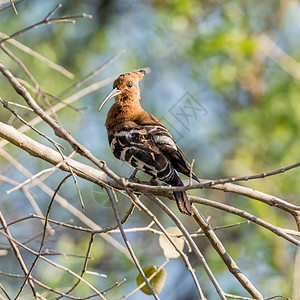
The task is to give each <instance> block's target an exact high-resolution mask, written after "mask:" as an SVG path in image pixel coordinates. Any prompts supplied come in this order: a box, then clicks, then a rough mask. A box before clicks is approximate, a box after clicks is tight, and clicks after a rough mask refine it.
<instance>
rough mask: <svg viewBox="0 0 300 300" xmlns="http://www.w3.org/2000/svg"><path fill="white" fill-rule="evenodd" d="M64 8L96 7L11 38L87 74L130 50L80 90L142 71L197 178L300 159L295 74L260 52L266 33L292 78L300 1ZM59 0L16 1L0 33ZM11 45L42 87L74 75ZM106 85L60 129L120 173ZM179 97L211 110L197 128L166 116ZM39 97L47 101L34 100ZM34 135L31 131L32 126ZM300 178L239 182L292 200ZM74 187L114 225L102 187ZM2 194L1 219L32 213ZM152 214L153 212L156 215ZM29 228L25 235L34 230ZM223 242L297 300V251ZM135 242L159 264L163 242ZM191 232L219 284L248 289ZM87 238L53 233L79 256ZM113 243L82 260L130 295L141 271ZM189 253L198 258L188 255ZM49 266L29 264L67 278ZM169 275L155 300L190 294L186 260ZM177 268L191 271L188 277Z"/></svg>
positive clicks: (272, 286) (71, 8)
mask: <svg viewBox="0 0 300 300" xmlns="http://www.w3.org/2000/svg"><path fill="white" fill-rule="evenodd" d="M61 2H62V4H63V7H62V8H61V9H60V10H58V12H57V13H56V15H59V16H62V15H72V14H79V13H83V12H85V13H88V14H91V15H92V16H93V19H92V20H88V19H78V20H77V21H76V24H75V25H73V24H54V25H44V26H42V27H39V28H36V29H32V30H31V31H28V32H26V33H24V34H22V35H19V36H18V37H16V39H17V40H19V41H20V42H23V43H24V44H25V45H27V46H29V47H31V48H32V49H34V50H35V51H37V52H38V53H40V54H42V55H44V56H46V57H47V58H49V59H51V60H53V61H55V62H56V63H58V64H60V65H63V66H64V67H65V68H67V69H68V70H70V71H71V72H73V73H74V74H75V80H78V79H80V78H81V77H83V76H85V75H86V74H87V73H89V72H90V71H91V70H93V69H94V68H95V67H96V66H98V65H101V64H102V63H103V62H104V61H105V60H106V59H108V58H109V57H111V56H112V55H114V54H115V53H116V52H118V51H120V50H122V49H125V50H126V53H125V55H123V56H122V57H121V58H119V59H118V61H117V62H114V63H113V64H112V65H110V66H109V67H107V68H106V69H105V70H103V72H101V73H100V74H99V75H97V76H96V77H94V78H93V79H92V80H90V81H89V82H88V83H87V84H90V83H92V82H96V81H98V80H102V79H105V78H107V77H110V76H114V75H116V74H120V73H123V72H125V71H130V70H133V69H137V68H141V67H145V66H148V67H150V68H151V70H152V72H151V74H149V75H148V76H146V77H145V79H144V80H143V82H142V83H141V89H142V98H143V100H142V102H143V106H144V107H145V108H146V109H147V110H149V111H150V112H151V113H153V114H154V115H156V116H157V117H159V118H164V120H166V121H167V123H166V125H167V127H168V128H169V129H170V131H171V133H172V134H174V132H178V133H180V134H181V135H182V136H183V137H182V139H180V140H179V141H178V143H179V145H180V146H181V148H182V149H183V150H184V152H185V153H186V155H187V157H188V158H189V159H190V160H192V158H195V159H196V163H195V171H196V173H197V174H198V175H199V177H201V178H209V177H210V178H221V177H226V176H237V175H248V174H254V173H260V172H267V171H270V170H273V169H277V168H280V167H283V166H286V165H288V164H292V163H294V162H297V161H299V148H300V144H299V143H300V141H299V130H300V105H299V97H300V86H299V77H298V78H297V77H295V75H294V74H293V73H291V72H287V71H286V70H285V69H283V68H282V65H281V66H280V64H278V61H277V62H276V61H274V59H271V58H270V57H268V56H266V55H265V54H264V52H262V51H261V45H260V37H261V35H262V34H267V35H268V36H269V37H270V38H271V39H272V40H273V41H274V42H275V43H276V44H277V45H278V46H279V47H280V48H281V49H282V50H283V51H284V52H283V53H278V55H277V57H279V58H280V56H282V57H281V58H283V59H285V63H286V64H289V67H291V68H293V69H294V70H296V71H298V74H299V68H300V65H299V63H297V61H292V63H291V61H290V57H293V58H294V59H295V60H299V59H300V53H299V51H298V49H299V43H300V41H299V39H298V36H299V34H300V19H299V12H300V5H299V3H298V2H297V1H292V0H271V1H253V0H246V1H195V0H193V1H189V0H176V1H171V0H160V1H157V0H154V1H137V0H133V1H126V0H125V1H116V0H112V1H109V0H102V1H96V0H86V1H79V0H72V1H70V0H65V1H61ZM57 3H58V1H37V0H26V1H24V2H22V3H21V4H20V5H18V6H17V8H18V11H19V15H18V16H16V15H15V14H14V12H13V11H12V9H8V10H5V11H3V12H1V13H0V31H1V32H4V33H6V34H11V33H13V32H15V31H18V30H19V29H21V28H23V27H26V26H29V25H31V24H33V23H34V22H37V21H39V20H41V19H42V18H43V17H44V16H45V15H46V14H47V12H49V11H50V10H51V9H52V8H53V7H54V5H56V4H57ZM6 46H7V47H8V48H9V49H11V51H13V52H14V53H15V54H16V55H17V56H18V57H19V58H21V59H22V61H23V62H24V63H25V65H26V66H27V67H28V69H29V71H30V72H32V74H33V76H34V77H35V79H36V80H37V81H38V83H39V84H40V86H41V87H42V88H43V89H44V90H46V91H47V92H49V93H51V94H54V95H57V94H59V93H60V92H61V91H63V90H64V89H66V88H67V87H69V86H71V85H72V84H73V82H74V81H72V80H70V79H67V78H65V77H64V76H62V75H61V74H59V73H57V72H56V71H54V70H52V69H50V68H49V67H48V66H47V65H45V64H43V63H41V62H39V61H37V60H36V59H33V58H32V57H31V56H29V55H27V54H24V53H23V52H22V51H20V50H17V49H16V48H15V47H14V46H12V45H9V44H8V43H7V44H6ZM274 51H275V50H274ZM0 59H1V60H2V61H3V62H4V64H5V65H6V66H7V67H8V68H9V69H10V70H12V71H13V73H14V74H15V75H17V76H18V77H20V78H23V79H27V78H26V75H25V74H24V73H23V72H22V71H21V70H20V68H19V67H18V65H17V64H15V63H14V62H12V60H10V59H9V58H8V57H7V56H6V55H5V54H4V53H3V52H1V54H0ZM31 84H32V83H31ZM110 88H111V87H106V88H103V89H101V90H100V92H96V93H93V94H92V95H89V96H87V97H85V98H83V99H81V100H80V101H79V102H78V103H75V104H74V106H75V107H79V108H80V107H83V106H84V107H85V106H88V110H84V111H83V113H82V114H79V113H78V112H76V111H75V110H73V109H71V108H65V109H64V110H63V111H61V112H60V113H59V114H58V117H59V120H60V121H61V122H62V124H63V126H64V127H65V128H66V129H67V130H70V131H71V132H72V134H73V135H74V136H75V137H76V138H77V139H78V140H79V141H80V142H82V143H84V144H86V145H88V146H89V148H90V149H91V150H92V152H93V153H97V154H98V156H99V157H100V158H101V159H104V160H106V161H107V163H108V165H109V167H111V168H112V169H113V170H115V171H117V172H118V171H120V162H119V161H116V160H115V159H114V158H113V156H112V154H111V153H110V150H109V147H108V145H107V142H106V133H105V129H104V126H103V124H104V122H105V112H106V111H107V109H108V107H106V110H105V109H104V111H105V112H103V111H102V112H101V114H100V115H99V114H98V112H97V107H98V106H99V103H100V100H101V99H102V98H103V97H104V96H105V95H106V94H107V93H108V91H109V90H110ZM0 90H1V97H2V98H3V99H5V100H7V101H15V102H19V101H21V100H20V98H19V97H18V96H17V95H16V94H15V93H14V92H13V91H12V89H11V88H10V87H9V88H8V85H7V83H6V81H5V80H3V78H2V80H1V81H0ZM186 91H188V92H190V93H191V94H192V95H193V96H194V97H195V98H196V99H197V100H198V101H199V102H201V105H203V107H205V108H206V110H207V111H208V114H207V116H205V117H203V116H200V117H199V116H198V118H195V119H191V120H190V122H191V126H190V127H188V128H187V127H186V126H183V125H182V124H181V123H180V122H178V120H176V115H174V114H172V113H171V107H172V106H173V105H174V104H175V103H176V102H177V101H178V99H180V98H181V96H182V95H183V94H184V93H185V92H186ZM162 100H163V101H162ZM20 103H22V102H20ZM55 103H57V102H56V101H54V102H53V104H55ZM40 105H42V106H43V107H45V106H46V104H45V103H44V102H43V100H42V99H41V100H40ZM107 106H109V105H107ZM177 117H178V116H177ZM30 118H31V115H30V114H28V115H27V119H30ZM0 119H1V120H2V121H9V122H12V123H13V124H14V125H15V126H17V125H18V126H19V123H18V122H16V121H15V120H13V119H11V118H10V114H9V113H8V112H7V111H6V110H4V109H1V110H0ZM170 126H171V128H170ZM38 128H39V129H41V130H43V131H44V132H45V133H48V134H50V133H51V131H50V130H49V128H46V127H45V125H42V124H41V125H39V126H38ZM29 135H30V136H33V137H35V138H36V139H39V138H38V137H37V136H36V135H35V134H33V133H29ZM42 141H43V140H42ZM43 142H45V141H43ZM6 149H9V151H10V153H13V155H14V156H15V157H19V159H20V158H22V159H23V161H24V160H26V159H28V156H27V155H24V154H22V153H19V151H18V150H16V149H15V148H14V147H10V146H6ZM68 149H69V148H68ZM0 163H1V170H3V173H4V174H6V175H7V176H9V177H11V178H13V179H14V180H18V181H21V180H24V178H23V177H22V176H20V175H16V171H15V170H14V169H13V168H12V167H10V166H9V165H8V164H6V163H5V161H4V160H3V159H1V160H0ZM45 166H47V164H45V163H43V162H40V161H35V160H34V159H32V160H30V161H29V160H28V166H27V167H28V168H29V169H31V171H32V172H33V173H34V172H37V171H38V170H40V169H41V168H42V167H45ZM121 169H122V170H121V171H122V172H125V173H126V174H124V175H127V173H128V174H129V173H130V169H126V168H125V167H124V168H123V167H122V168H121ZM299 176H300V171H299V169H295V170H292V171H290V172H287V173H286V174H282V175H277V176H275V177H270V178H266V179H263V180H256V181H252V182H247V183H245V185H247V186H250V187H253V188H256V189H258V190H260V191H262V192H266V193H270V194H272V195H274V196H278V197H281V198H283V199H285V200H288V201H290V202H292V203H295V204H298V205H299V196H300V185H299V184H298V183H299ZM59 180H60V175H53V176H51V177H50V178H49V179H48V184H49V185H50V186H51V187H53V188H55V187H56V185H57V184H58V182H59ZM243 184H244V183H243ZM66 185H67V186H68V187H69V188H68V189H64V188H62V191H61V193H62V195H64V196H65V197H66V198H67V199H69V200H70V201H71V202H72V204H74V205H75V206H76V207H78V208H79V207H80V204H79V200H78V196H77V194H76V191H75V188H73V185H72V184H71V182H70V183H66ZM80 187H81V188H82V189H83V195H84V201H85V204H86V207H87V212H86V213H87V215H88V216H89V217H90V218H91V219H93V220H94V221H95V222H96V223H97V224H99V225H101V226H110V225H111V223H113V222H114V220H113V216H112V213H111V211H110V210H109V209H108V208H105V209H103V205H102V204H101V200H102V198H103V196H101V195H99V197H97V192H98V193H100V194H101V191H98V190H97V191H96V193H95V190H94V188H93V187H91V184H89V183H85V182H84V181H80ZM8 188H9V186H8V185H6V184H1V190H2V191H5V190H7V189H8ZM36 193H37V195H38V196H39V197H40V198H41V202H40V204H41V206H42V209H44V210H45V209H46V207H47V204H48V201H49V197H48V196H46V195H45V194H43V193H41V192H39V191H38V190H36ZM192 193H196V194H197V195H201V196H206V197H208V198H211V199H214V200H218V201H220V202H225V203H228V204H230V205H233V206H236V207H238V208H241V209H246V210H247V211H249V212H250V213H253V214H254V215H256V216H257V217H260V218H264V219H265V220H267V221H269V222H271V223H272V224H274V225H278V226H283V227H289V228H295V226H294V222H293V220H292V219H291V218H290V217H289V216H287V215H286V214H284V213H282V212H279V211H276V210H275V208H270V207H267V206H266V205H263V204H261V203H259V202H257V201H255V200H248V199H244V198H243V197H238V196H232V195H229V194H223V193H219V192H215V191H198V192H194V191H193V192H192ZM101 197H102V198H101ZM2 201H3V204H2V205H3V206H2V207H7V211H9V212H10V213H9V215H8V218H9V219H11V220H12V219H16V218H18V217H20V216H19V214H20V213H19V207H26V211H27V210H30V207H28V203H27V202H26V200H25V199H23V197H22V196H20V194H17V192H16V193H14V194H11V195H9V196H7V195H5V196H3V199H2ZM166 201H168V200H166ZM168 204H169V201H168ZM119 205H120V206H119V207H120V209H121V211H122V213H125V211H126V210H127V208H126V207H129V203H128V202H126V199H124V200H122V201H121V203H120V204H119ZM126 205H127V206H126ZM170 206H172V208H174V210H176V205H175V204H173V203H170ZM199 209H200V210H201V211H202V212H203V213H204V214H205V215H211V216H212V219H211V223H212V225H225V224H231V223H233V222H239V221H241V219H240V218H238V217H236V216H232V215H228V214H226V213H223V212H220V211H216V210H215V209H211V208H206V207H203V206H199ZM153 210H154V211H155V213H157V214H161V212H160V211H159V210H158V209H157V210H156V208H153ZM108 211H109V213H108ZM140 215H141V214H140V213H138V212H136V213H134V215H133V216H132V217H131V218H130V220H129V223H128V226H131V227H138V226H145V225H146V223H147V221H149V222H150V220H147V219H146V220H145V218H144V216H140ZM159 216H160V218H162V219H163V220H164V221H165V224H166V225H165V226H166V227H167V226H170V225H172V224H168V222H170V221H169V220H168V219H167V218H165V217H163V215H162V214H161V215H159ZM56 217H57V218H58V219H61V220H62V221H63V220H65V219H66V218H68V217H70V216H68V215H64V214H63V213H61V215H58V216H56ZM182 218H183V219H184V222H185V224H187V226H188V227H189V229H190V230H194V229H195V225H194V224H193V222H191V221H189V220H188V219H187V218H185V217H182ZM31 230H32V232H33V229H32V228H31ZM218 236H219V237H220V239H221V240H222V241H223V242H224V245H225V247H226V248H227V250H228V252H229V253H230V255H231V256H232V257H233V258H234V259H235V260H236V261H237V263H238V265H240V266H241V268H242V269H243V270H244V271H245V273H246V275H247V276H248V277H249V278H250V280H252V281H253V283H254V284H255V285H256V286H257V288H258V289H259V290H261V291H262V293H263V294H264V295H265V297H270V296H274V295H278V294H280V295H284V296H287V297H290V298H291V297H292V288H293V287H292V282H293V263H294V255H295V250H296V249H295V247H293V246H291V245H289V244H288V243H287V242H286V241H283V240H281V239H280V238H279V237H277V236H274V235H273V234H271V233H270V232H267V231H266V230H263V229H261V228H259V227H257V226H255V225H253V224H250V225H243V226H240V227H233V228H231V229H226V230H222V231H219V232H218ZM129 239H130V240H131V241H132V242H133V247H134V249H135V250H136V251H137V253H138V256H139V258H140V260H141V261H142V265H154V264H158V265H159V264H160V263H161V262H162V260H163V253H162V251H161V250H160V249H159V247H158V237H157V236H153V235H152V234H150V233H135V234H132V235H129ZM196 240H197V242H198V244H199V246H200V248H201V250H202V251H203V252H204V255H205V256H206V258H207V259H208V262H209V265H210V266H211V268H212V270H213V271H214V272H215V273H216V276H217V278H218V279H219V280H220V283H221V286H222V287H223V288H224V289H226V291H227V292H231V293H240V292H242V289H241V287H240V286H239V285H238V284H237V282H236V281H235V279H233V278H231V277H230V278H229V277H228V271H227V270H226V268H225V266H224V264H223V262H222V261H221V260H220V259H219V257H218V256H217V255H216V253H215V252H213V251H212V250H211V247H210V246H208V242H207V241H205V239H204V238H197V239H196ZM87 241H88V237H87V235H86V234H83V235H82V236H78V237H77V236H76V237H74V236H72V232H65V233H64V234H62V235H61V236H60V237H59V238H57V240H53V241H52V243H53V244H52V247H53V248H55V249H57V248H58V249H61V251H62V252H64V253H66V252H73V253H76V254H78V253H81V255H84V254H85V251H86V246H87ZM3 243H4V240H3ZM66 245H68V246H69V249H66ZM150 246H151V247H150ZM111 251H112V250H111V248H110V247H109V246H108V245H107V244H105V242H104V241H103V240H101V238H97V239H96V242H95V243H94V244H93V250H92V253H91V256H92V257H94V260H93V261H92V262H91V263H90V264H89V267H90V269H93V270H95V271H97V272H99V273H102V272H103V273H105V274H106V275H107V276H108V278H107V279H104V278H100V279H98V278H97V279H95V280H99V284H100V286H101V287H103V288H105V287H107V286H109V285H112V284H113V283H114V282H115V281H119V280H122V279H123V278H124V277H126V278H127V283H126V284H123V286H124V288H121V290H122V291H123V294H124V293H125V292H124V291H130V288H134V285H132V281H134V278H135V277H136V276H137V274H136V273H137V271H136V269H135V267H134V266H133V265H132V264H131V263H130V262H129V261H128V260H127V259H126V258H124V256H123V255H121V254H119V253H118V252H117V251H114V250H113V252H112V253H111ZM145 254H146V255H145ZM57 259H58V260H62V259H64V258H62V257H58V258H57ZM120 260H121V261H122V263H120ZM192 261H193V262H194V263H195V264H196V260H195V259H192ZM82 263H83V262H81V261H80V260H79V261H78V260H76V259H69V264H70V266H72V268H74V270H77V271H80V268H81V266H82ZM7 265H8V262H3V259H2V258H1V259H0V266H1V267H0V269H2V268H5V266H7ZM175 266H176V268H175ZM40 267H41V269H39V268H40ZM195 267H197V270H199V272H203V270H201V267H200V266H197V265H196V266H195ZM45 268H46V269H45ZM48 268H50V267H49V266H47V267H45V265H44V264H43V265H41V266H40V265H38V270H37V271H36V272H39V271H40V272H41V273H43V274H44V275H43V276H45V280H48V282H50V283H54V284H57V285H58V284H61V283H62V280H67V279H66V277H64V275H63V274H61V277H59V276H58V277H56V276H57V270H56V271H55V274H56V275H55V277H53V276H52V275H51V274H52V273H51V272H50V271H49V272H48ZM168 269H169V271H168ZM166 270H167V271H168V279H167V282H166V288H164V290H163V291H162V293H161V297H162V299H167V298H168V297H169V296H168V295H169V294H168V291H170V290H172V291H173V292H174V294H173V295H174V296H172V299H196V294H195V289H194V286H193V283H192V280H191V279H190V280H189V281H188V282H187V284H185V285H184V288H185V289H184V291H183V290H182V288H180V285H178V277H177V276H178V275H176V274H186V273H185V272H186V270H185V266H184V264H183V263H181V264H179V263H177V264H176V263H175V262H174V261H173V260H172V261H171V262H169V264H168V265H167V266H166ZM12 273H14V272H13V271H12ZM185 276H186V277H187V278H188V275H185ZM180 277H182V276H180ZM6 280H7V282H10V280H8V279H6V278H5V277H3V281H2V279H1V282H2V283H5V282H6ZM100 282H101V283H100ZM104 282H105V283H104ZM201 282H202V283H203V284H201V285H202V286H204V287H205V289H206V291H205V292H206V293H208V295H209V297H208V298H209V299H214V298H215V297H216V294H215V292H214V291H213V288H212V286H211V284H209V283H208V279H207V278H206V276H201ZM50 283H49V284H50ZM125 285H126V287H125ZM82 288H85V287H82ZM188 289H190V292H189V291H188ZM11 290H13V288H11ZM79 290H80V289H79ZM183 292H184V293H183ZM164 293H165V294H164ZM111 295H114V296H115V297H117V296H120V294H118V292H117V289H115V290H112V294H111ZM136 295H137V296H132V299H144V298H142V297H143V295H142V293H141V292H139V293H138V294H136ZM134 297H136V298H134ZM176 297H177V298H176ZM168 299H169V298H168Z"/></svg>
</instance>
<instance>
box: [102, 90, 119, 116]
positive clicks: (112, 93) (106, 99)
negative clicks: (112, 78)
mask: <svg viewBox="0 0 300 300" xmlns="http://www.w3.org/2000/svg"><path fill="white" fill-rule="evenodd" d="M122 92H123V90H119V89H117V88H115V89H113V90H112V91H111V92H110V93H109V94H108V95H107V96H106V98H105V99H104V100H103V101H102V103H101V105H100V107H99V111H100V110H101V109H102V107H103V106H104V105H105V103H106V102H107V101H108V100H109V99H111V98H113V97H115V96H117V95H120V94H121V93H122Z"/></svg>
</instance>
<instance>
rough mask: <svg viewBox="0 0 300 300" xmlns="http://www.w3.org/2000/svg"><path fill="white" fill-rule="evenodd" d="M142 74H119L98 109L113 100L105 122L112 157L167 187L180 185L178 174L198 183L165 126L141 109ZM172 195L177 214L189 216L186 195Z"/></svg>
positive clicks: (190, 212)
mask: <svg viewBox="0 0 300 300" xmlns="http://www.w3.org/2000/svg"><path fill="white" fill-rule="evenodd" d="M145 74H146V72H145V71H144V70H139V71H135V72H129V73H124V74H121V75H120V76H119V77H118V78H117V79H116V80H115V81H114V83H113V90H112V91H111V92H110V93H109V94H108V95H107V97H106V98H105V99H104V100H103V101H102V103H101V105H100V107H99V111H100V110H101V109H102V107H103V106H104V105H105V103H106V102H107V101H108V100H109V99H111V98H113V97H115V102H114V104H113V105H112V106H111V108H110V109H109V111H108V113H107V118H106V122H105V127H106V130H107V135H108V142H109V145H110V148H111V150H112V152H113V154H114V156H115V157H116V158H117V159H120V160H122V161H126V162H127V163H129V164H130V165H131V166H133V167H135V168H136V170H141V171H143V172H145V173H147V174H148V175H150V176H152V178H154V179H156V178H158V179H159V180H160V181H163V182H165V183H167V184H168V185H171V186H183V182H182V180H181V178H180V177H179V174H178V172H180V173H182V174H184V175H186V176H190V175H192V178H193V179H195V180H196V181H198V182H200V181H199V179H198V178H197V176H196V175H195V173H194V172H193V171H192V170H191V165H190V163H189V162H188V160H187V158H186V157H185V155H184V153H183V151H182V150H181V149H180V148H179V146H178V145H177V144H176V142H175V140H174V139H173V137H172V136H171V134H170V133H169V132H168V130H167V129H166V127H165V126H164V125H163V124H162V123H161V122H160V121H159V120H158V119H157V118H156V117H154V116H153V115H151V114H150V113H148V112H147V111H145V110H144V109H143V108H142V106H141V103H140V100H141V95H140V89H139V82H140V80H142V79H143V77H144V75H145ZM173 195H174V198H175V200H176V202H177V206H178V209H179V211H180V212H181V213H183V214H185V215H189V216H192V215H193V208H192V204H191V203H190V201H189V199H188V197H187V194H186V192H185V191H174V192H173Z"/></svg>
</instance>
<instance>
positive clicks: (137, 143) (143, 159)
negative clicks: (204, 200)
mask: <svg viewBox="0 0 300 300" xmlns="http://www.w3.org/2000/svg"><path fill="white" fill-rule="evenodd" d="M109 144H110V147H111V150H112V152H113V154H114V155H115V157H116V158H118V159H120V160H123V161H126V162H128V163H129V164H130V165H132V166H133V167H135V168H137V169H139V170H141V171H144V172H145V173H147V174H149V175H151V176H153V177H158V178H159V179H160V180H162V181H165V182H167V183H170V184H175V182H173V181H174V179H175V178H174V177H177V176H176V175H177V174H176V175H175V173H176V171H175V169H174V168H173V166H172V164H171V163H170V161H169V160H168V159H167V158H166V157H165V156H164V155H163V154H162V153H161V152H160V150H159V149H158V147H157V146H156V145H155V143H154V142H153V140H152V138H150V137H149V130H148V129H147V128H145V127H143V128H134V129H131V130H121V131H118V132H113V133H112V134H111V135H109Z"/></svg>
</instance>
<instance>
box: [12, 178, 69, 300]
mask: <svg viewBox="0 0 300 300" xmlns="http://www.w3.org/2000/svg"><path fill="white" fill-rule="evenodd" d="M70 176H71V174H68V175H67V176H66V177H64V178H63V180H61V182H60V183H59V185H58V186H57V188H56V190H55V191H54V194H53V196H52V198H51V200H50V203H49V205H48V208H47V213H46V216H45V224H44V229H43V234H42V240H41V244H40V249H39V251H38V255H36V257H35V259H34V261H33V262H32V264H31V267H30V269H29V271H28V273H27V274H26V277H25V280H24V281H23V284H22V285H21V287H20V289H19V292H18V293H17V296H16V299H17V298H18V297H19V295H20V294H21V293H22V290H23V288H24V286H25V284H26V282H27V280H28V278H29V277H30V275H31V272H32V270H33V268H34V267H35V265H36V263H37V261H38V259H39V258H40V257H41V255H40V254H41V252H42V249H43V247H44V242H45V237H46V231H47V224H48V218H49V214H50V210H51V207H52V204H53V201H54V198H55V196H56V194H57V193H58V191H59V189H60V187H61V186H62V184H63V183H64V182H65V181H66V180H67V179H68V178H69V177H70Z"/></svg>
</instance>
